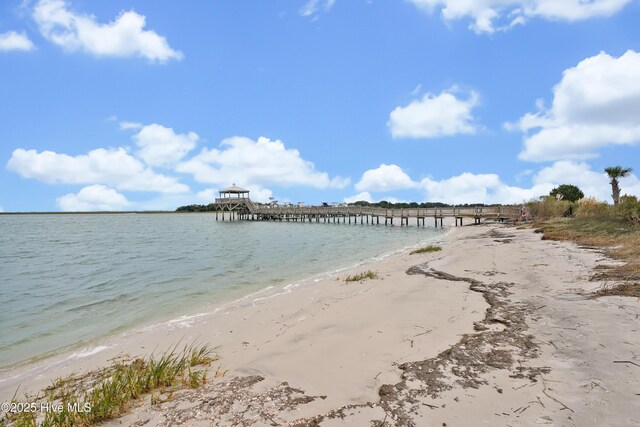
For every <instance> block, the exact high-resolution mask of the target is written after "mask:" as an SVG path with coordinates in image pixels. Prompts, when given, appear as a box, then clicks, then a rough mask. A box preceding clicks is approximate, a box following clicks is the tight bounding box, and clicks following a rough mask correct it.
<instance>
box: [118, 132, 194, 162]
mask: <svg viewBox="0 0 640 427" xmlns="http://www.w3.org/2000/svg"><path fill="white" fill-rule="evenodd" d="M127 123H128V122H127ZM120 126H121V127H122V123H121V124H120ZM131 128H132V127H131ZM198 139H199V138H198V135H197V134H196V133H195V132H189V133H186V134H176V133H175V132H174V131H173V129H171V128H167V127H164V126H162V125H159V124H157V123H153V124H150V125H146V126H143V127H142V128H141V129H140V131H139V132H138V133H136V134H135V135H134V136H133V141H134V142H135V143H136V145H137V146H138V147H140V150H138V152H137V153H136V154H137V155H138V156H139V157H140V158H142V159H143V160H144V161H145V162H146V163H147V164H148V165H150V166H172V165H174V164H176V163H177V162H178V161H180V160H181V159H182V158H183V157H184V156H185V155H187V153H189V152H190V151H191V150H193V148H194V147H195V146H196V142H198Z"/></svg>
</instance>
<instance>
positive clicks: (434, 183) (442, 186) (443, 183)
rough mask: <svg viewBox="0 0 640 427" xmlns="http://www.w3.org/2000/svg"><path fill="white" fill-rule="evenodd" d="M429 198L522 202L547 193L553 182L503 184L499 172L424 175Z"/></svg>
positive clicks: (485, 201) (504, 202) (450, 200)
mask: <svg viewBox="0 0 640 427" xmlns="http://www.w3.org/2000/svg"><path fill="white" fill-rule="evenodd" d="M420 187H421V188H422V189H423V190H425V193H426V199H427V200H430V201H439V202H444V203H453V204H455V203H460V204H462V203H502V204H506V203H521V202H524V201H526V200H531V199H533V198H536V197H538V196H541V195H544V194H548V193H549V191H551V189H552V188H553V185H552V184H550V183H543V184H537V185H534V186H533V187H532V188H529V189H526V188H520V187H515V186H510V185H507V184H506V183H504V182H503V181H502V180H501V179H500V177H499V176H498V175H496V174H473V173H470V172H465V173H462V174H460V175H457V176H453V177H450V178H447V179H442V180H433V179H431V178H425V179H423V180H422V181H421V182H420Z"/></svg>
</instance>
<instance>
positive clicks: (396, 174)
mask: <svg viewBox="0 0 640 427" xmlns="http://www.w3.org/2000/svg"><path fill="white" fill-rule="evenodd" d="M417 185H418V183H416V182H413V181H412V180H411V178H410V177H409V175H407V174H406V173H405V172H404V171H403V170H402V168H400V166H398V165H385V164H384V163H383V164H381V165H380V166H379V167H378V168H377V169H369V170H368V171H366V172H365V173H363V174H362V178H360V181H358V183H356V185H355V188H356V190H357V191H393V190H402V189H408V188H415V187H417Z"/></svg>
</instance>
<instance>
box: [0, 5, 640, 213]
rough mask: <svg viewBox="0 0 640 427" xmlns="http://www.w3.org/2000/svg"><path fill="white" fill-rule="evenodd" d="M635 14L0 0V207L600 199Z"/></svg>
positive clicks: (639, 93)
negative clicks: (239, 197) (243, 194)
mask: <svg viewBox="0 0 640 427" xmlns="http://www.w3.org/2000/svg"><path fill="white" fill-rule="evenodd" d="M638 22H640V1H636V0H592V1H590V2H584V1H578V0H564V1H560V0H506V1H505V0H482V1H477V2H470V1H466V0H406V1H403V0H395V1H381V0H368V1H367V0H350V1H346V0H317V1H313V0H312V1H308V0H300V1H297V0H296V1H294V0H289V1H284V0H274V1H260V2H250V3H249V2H238V1H217V2H210V1H191V2H189V3H188V5H187V6H185V2H178V1H164V2H157V1H151V0H148V1H134V0H114V1H109V2H104V1H97V0H66V1H65V0H39V1H38V0H31V1H29V0H7V1H4V2H3V3H2V4H1V5H0V82H2V83H1V89H0V90H1V93H2V97H1V102H0V164H2V165H3V167H2V168H0V209H2V210H4V211H57V210H129V209H131V210H144V209H174V208H175V207H177V206H179V205H182V204H189V203H207V202H209V201H210V200H211V199H212V197H214V195H215V194H216V192H217V190H218V189H220V188H223V187H226V186H228V185H230V184H232V183H237V184H238V185H242V186H245V187H247V188H249V189H250V190H251V191H252V197H253V198H254V199H257V200H263V201H265V200H267V199H268V198H269V197H271V196H272V197H275V198H276V199H278V200H280V201H292V202H298V201H305V202H306V203H308V204H310V203H319V202H323V201H343V200H347V201H354V200H361V199H362V200H372V201H377V200H391V201H396V200H411V201H444V202H451V203H473V202H486V203H494V202H503V203H519V202H522V201H525V200H529V199H532V198H534V197H537V196H539V195H542V194H546V193H548V192H549V191H550V189H551V188H553V187H554V186H556V185H559V184H564V183H571V184H576V185H578V186H580V187H581V188H582V189H583V190H584V192H585V193H586V194H587V195H589V196H593V197H596V198H597V199H600V200H608V199H609V198H610V196H609V194H610V186H609V184H608V180H607V177H606V175H604V174H603V168H604V167H606V166H610V165H617V164H620V165H622V166H626V167H632V168H634V169H635V170H636V171H638V172H640V164H639V161H638V159H639V156H638V143H640V27H639V26H638V25H637V23H638ZM621 186H622V190H623V193H630V194H635V195H640V180H639V179H638V177H637V176H636V175H635V174H633V175H631V176H630V177H628V178H625V179H624V180H623V181H622V182H621Z"/></svg>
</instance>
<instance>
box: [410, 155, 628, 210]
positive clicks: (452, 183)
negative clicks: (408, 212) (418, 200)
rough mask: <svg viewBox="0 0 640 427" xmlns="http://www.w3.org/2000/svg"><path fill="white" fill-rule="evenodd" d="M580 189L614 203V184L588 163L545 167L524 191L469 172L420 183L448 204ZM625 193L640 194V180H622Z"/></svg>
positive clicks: (518, 198)
mask: <svg viewBox="0 0 640 427" xmlns="http://www.w3.org/2000/svg"><path fill="white" fill-rule="evenodd" d="M561 184H572V185H576V186H578V187H579V188H580V189H581V190H582V191H583V192H584V194H585V196H587V197H595V198H596V199H598V200H602V201H610V199H611V196H610V194H611V185H610V184H609V179H608V177H607V175H606V173H604V172H597V171H593V170H592V169H591V166H589V165H588V164H587V163H584V162H575V161H559V162H555V163H554V164H552V165H551V166H548V167H545V168H543V169H541V170H539V171H538V172H537V173H535V174H534V175H533V177H532V186H531V187H530V188H522V187H516V186H511V185H508V184H506V183H504V182H503V181H502V180H501V179H500V177H499V176H498V175H496V174H473V173H469V172H465V173H463V174H460V175H457V176H453V177H451V178H448V179H443V180H439V181H436V180H433V179H430V178H425V179H424V180H422V182H421V183H420V186H421V188H422V189H424V190H425V192H426V199H427V200H429V201H442V202H446V203H521V202H524V201H528V200H531V199H535V198H537V197H539V196H544V195H547V194H549V192H550V191H551V190H552V189H553V188H554V187H557V186H558V185H561ZM620 186H621V188H622V193H623V194H634V195H639V194H640V179H638V177H637V176H636V175H633V174H632V175H630V176H629V177H626V178H623V179H621V180H620Z"/></svg>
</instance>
